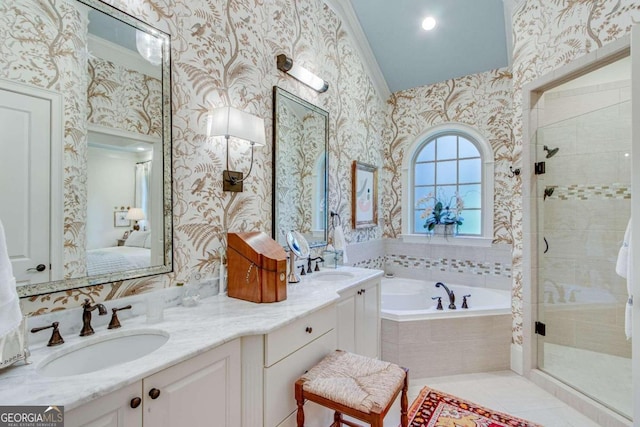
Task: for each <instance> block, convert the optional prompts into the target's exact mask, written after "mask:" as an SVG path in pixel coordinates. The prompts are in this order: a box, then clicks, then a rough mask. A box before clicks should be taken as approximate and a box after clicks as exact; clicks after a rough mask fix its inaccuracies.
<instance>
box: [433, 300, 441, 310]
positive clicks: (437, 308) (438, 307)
mask: <svg viewBox="0 0 640 427" xmlns="http://www.w3.org/2000/svg"><path fill="white" fill-rule="evenodd" d="M431 299H432V300H438V306H437V307H436V310H442V297H431Z"/></svg>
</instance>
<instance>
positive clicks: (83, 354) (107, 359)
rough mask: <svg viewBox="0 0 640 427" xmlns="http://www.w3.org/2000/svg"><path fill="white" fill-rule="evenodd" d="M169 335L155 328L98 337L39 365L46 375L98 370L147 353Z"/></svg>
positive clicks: (73, 373) (61, 352) (39, 370)
mask: <svg viewBox="0 0 640 427" xmlns="http://www.w3.org/2000/svg"><path fill="white" fill-rule="evenodd" d="M168 339H169V334H167V333H166V332H164V331H161V330H155V329H154V330H148V329H146V330H137V331H122V332H117V333H114V334H112V335H109V336H105V337H95V338H93V339H91V340H90V341H87V342H85V343H78V344H77V345H75V346H73V347H70V348H68V349H63V350H61V351H60V352H58V353H56V354H53V355H51V356H50V357H48V358H46V359H45V360H43V361H42V362H41V363H40V365H39V366H38V372H39V373H40V374H41V375H44V376H46V377H65V376H68V375H79V374H86V373H89V372H94V371H99V370H101V369H105V368H109V367H112V366H115V365H119V364H120V363H125V362H130V361H132V360H135V359H138V358H140V357H142V356H146V355H147V354H149V353H151V352H152V351H155V350H157V349H158V348H160V347H162V346H163V345H164V343H166V342H167V340H168Z"/></svg>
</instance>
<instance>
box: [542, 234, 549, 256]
mask: <svg viewBox="0 0 640 427" xmlns="http://www.w3.org/2000/svg"><path fill="white" fill-rule="evenodd" d="M542 239H543V240H544V252H543V253H545V254H546V253H547V252H549V242H547V238H546V237H543V238H542Z"/></svg>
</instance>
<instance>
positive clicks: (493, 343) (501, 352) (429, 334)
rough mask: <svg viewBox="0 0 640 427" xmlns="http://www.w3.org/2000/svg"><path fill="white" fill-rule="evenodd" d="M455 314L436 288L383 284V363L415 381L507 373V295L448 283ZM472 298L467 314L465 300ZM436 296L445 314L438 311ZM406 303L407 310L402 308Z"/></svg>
mask: <svg viewBox="0 0 640 427" xmlns="http://www.w3.org/2000/svg"><path fill="white" fill-rule="evenodd" d="M447 286H448V287H449V289H451V290H452V291H453V292H454V293H455V294H456V305H457V307H458V308H457V309H456V310H449V309H448V308H447V305H448V298H447V296H446V293H445V291H444V290H442V289H436V288H435V286H434V282H432V281H425V280H412V279H401V278H394V279H386V278H385V279H382V297H381V299H382V313H381V317H382V358H383V360H388V361H390V362H393V363H397V364H400V365H401V366H404V367H406V368H409V371H410V372H411V373H412V377H413V378H424V377H433V376H442V375H454V374H464V373H471V372H486V371H495V370H504V369H509V365H510V356H509V349H510V345H511V338H510V337H511V300H510V293H509V292H508V291H503V290H496V289H484V288H477V289H476V293H475V295H476V297H477V298H474V291H473V288H472V287H468V286H460V285H456V284H451V283H447ZM466 293H469V294H470V295H471V297H470V299H469V306H470V307H471V308H469V309H462V308H461V305H462V296H463V295H464V294H466ZM433 296H441V297H442V305H443V306H444V309H443V310H442V311H438V310H436V309H435V304H436V303H435V302H434V301H432V300H431V298H432V297H433ZM402 300H404V301H405V307H404V309H403V308H402V307H401V305H402Z"/></svg>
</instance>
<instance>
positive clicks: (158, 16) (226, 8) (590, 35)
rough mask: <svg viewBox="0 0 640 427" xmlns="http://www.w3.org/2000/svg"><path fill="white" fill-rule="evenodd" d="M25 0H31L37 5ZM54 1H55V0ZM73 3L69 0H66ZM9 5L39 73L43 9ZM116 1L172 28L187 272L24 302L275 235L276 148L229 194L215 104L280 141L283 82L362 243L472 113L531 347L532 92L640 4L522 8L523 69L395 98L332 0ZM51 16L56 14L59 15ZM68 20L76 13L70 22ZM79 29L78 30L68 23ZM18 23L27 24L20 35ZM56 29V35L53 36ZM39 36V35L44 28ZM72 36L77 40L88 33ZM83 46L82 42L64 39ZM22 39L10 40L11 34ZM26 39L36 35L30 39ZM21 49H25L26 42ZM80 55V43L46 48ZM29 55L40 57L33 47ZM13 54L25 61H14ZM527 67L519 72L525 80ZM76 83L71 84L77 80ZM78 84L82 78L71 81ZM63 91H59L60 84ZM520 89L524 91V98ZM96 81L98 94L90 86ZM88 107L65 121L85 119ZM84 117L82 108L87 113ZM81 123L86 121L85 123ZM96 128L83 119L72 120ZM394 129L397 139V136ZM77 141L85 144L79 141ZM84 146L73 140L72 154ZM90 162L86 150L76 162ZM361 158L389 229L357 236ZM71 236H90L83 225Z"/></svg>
mask: <svg viewBox="0 0 640 427" xmlns="http://www.w3.org/2000/svg"><path fill="white" fill-rule="evenodd" d="M23 1H25V0H19V2H23ZM52 1H53V0H52ZM58 1H62V0H58ZM5 3H6V2H2V3H0V58H1V59H0V61H1V62H0V63H2V64H3V66H2V67H0V70H1V71H0V73H2V74H1V75H2V76H5V75H6V76H11V75H17V76H18V77H20V76H21V75H22V78H23V79H24V80H25V81H30V80H32V79H33V78H32V77H31V76H30V75H29V70H12V69H11V66H10V65H9V66H6V64H10V63H11V62H12V61H13V62H15V57H16V54H15V53H11V52H9V50H10V49H9V47H11V48H15V46H16V43H15V42H14V40H12V39H11V38H12V37H14V36H13V35H12V34H20V35H22V34H30V32H35V31H38V28H37V27H36V26H35V25H33V24H32V23H31V24H30V23H29V16H31V15H27V16H17V15H16V13H15V12H11V9H12V6H13V5H14V4H16V2H15V1H14V2H12V3H11V5H12V6H9V5H6V4H5ZM110 3H111V4H113V5H114V6H116V7H118V8H119V9H121V10H123V11H125V12H128V13H130V14H132V15H134V16H136V17H139V18H140V19H142V20H143V21H145V22H147V23H149V24H151V25H154V26H156V27H157V28H159V29H161V30H163V31H165V32H168V33H169V34H171V37H172V39H171V41H172V47H171V51H172V52H171V54H172V98H173V129H172V134H173V135H172V136H173V179H174V184H173V210H174V269H175V271H174V273H172V274H170V275H164V276H159V277H152V278H147V279H140V280H132V281H126V282H119V283H116V284H113V285H105V286H94V287H89V288H83V289H79V290H73V291H67V292H60V293H57V294H49V295H44V296H39V297H32V298H28V299H23V300H22V303H23V311H24V312H25V313H39V312H46V311H50V310H58V309H62V308H65V307H67V306H69V307H76V306H78V305H79V303H78V300H79V299H81V298H83V297H84V295H87V296H88V297H90V298H92V299H94V300H108V299H113V298H117V297H120V296H124V295H130V294H133V293H139V292H144V291H147V290H149V289H151V288H153V287H165V286H170V285H172V284H173V283H175V282H176V281H187V280H190V278H191V277H192V276H193V275H194V273H196V272H200V273H203V274H204V275H206V276H211V275H214V274H215V272H216V271H215V270H216V267H217V265H218V263H219V260H220V255H221V253H224V249H225V245H226V240H225V235H226V232H227V230H231V231H244V230H263V231H265V232H267V233H270V224H271V193H270V191H271V180H270V176H271V167H272V163H271V144H270V142H268V144H267V146H266V147H262V148H260V149H257V150H256V164H255V165H254V169H253V172H252V176H251V177H250V178H249V179H248V180H247V182H245V191H244V192H243V193H224V192H223V191H222V183H221V174H222V170H223V169H224V168H225V155H226V146H225V144H224V140H223V139H222V138H215V139H214V138H207V135H206V112H207V110H208V109H209V108H211V107H213V106H220V105H232V106H234V107H236V108H240V109H243V110H245V111H247V112H250V113H253V114H256V115H259V116H261V117H263V118H264V119H265V124H266V127H267V129H266V134H267V140H268V141H270V135H271V130H272V129H271V88H272V86H273V85H278V86H281V87H283V88H284V89H286V90H288V91H290V92H293V93H295V94H297V95H298V96H300V97H302V98H304V99H305V100H307V101H309V102H311V103H314V104H316V105H318V106H319V107H320V108H323V109H325V110H327V111H329V114H330V135H329V137H330V158H329V206H328V208H329V209H332V210H335V211H337V212H338V213H339V214H340V216H341V218H342V224H343V226H344V227H345V234H346V238H347V240H348V241H349V242H351V243H354V242H361V241H367V240H372V239H377V238H381V237H383V229H384V236H386V237H394V236H396V235H397V234H398V233H399V232H400V229H401V224H400V215H401V209H402V207H401V206H399V201H400V200H401V194H400V193H398V192H397V191H398V190H397V189H398V188H399V185H398V179H399V177H400V165H401V163H402V157H403V155H404V149H405V148H406V147H407V146H408V145H409V144H410V143H411V138H412V137H413V136H415V135H417V134H418V133H419V132H420V131H422V130H424V129H425V128H428V127H429V126H433V125H435V124H439V123H444V122H449V121H460V122H462V123H467V124H469V125H471V126H475V127H476V128H478V130H479V131H480V132H481V133H482V134H483V135H485V137H487V138H488V139H489V140H490V142H491V144H492V146H493V148H494V151H495V156H496V159H495V160H496V169H495V170H496V201H495V207H494V208H495V212H496V220H495V222H494V239H495V241H496V242H504V243H511V244H513V273H512V274H513V291H512V292H513V303H512V304H513V312H514V320H513V342H514V343H516V344H522V240H523V239H522V205H521V197H520V195H521V194H522V192H521V180H520V178H509V177H508V175H509V172H508V169H509V166H511V165H514V167H516V166H518V165H519V163H520V162H521V151H522V147H523V141H522V105H521V104H522V97H521V88H522V86H523V85H524V84H525V83H527V82H529V81H532V80H534V79H536V78H537V77H539V76H542V75H544V74H545V73H548V72H549V71H551V70H553V69H555V68H557V67H560V66H562V65H564V64H566V63H568V62H570V61H571V60H573V59H575V58H578V57H579V56H581V55H583V54H584V53H587V52H589V51H591V50H593V49H595V48H597V47H598V46H600V45H605V44H606V43H608V42H609V41H611V40H613V39H615V38H618V37H620V36H622V35H624V34H626V33H627V32H628V31H629V28H630V26H631V24H632V22H634V21H638V20H640V16H639V15H640V11H639V10H638V7H639V6H638V5H637V2H633V1H630V0H617V1H601V0H526V1H525V2H524V4H523V6H522V7H521V8H519V9H518V10H517V11H516V12H515V14H514V19H513V23H514V28H513V38H514V56H513V66H512V73H510V72H509V70H505V69H501V70H494V71H490V72H486V73H481V74H477V75H473V76H467V77H463V78H460V79H452V80H448V81H446V82H442V83H439V84H435V85H431V86H427V87H423V88H416V89H411V90H408V91H403V92H399V93H396V94H394V95H392V97H391V99H390V100H389V105H385V100H383V99H381V98H380V95H379V94H378V93H377V92H376V91H375V89H374V86H373V85H372V84H371V82H370V80H369V78H368V77H367V74H366V72H365V70H364V66H363V64H362V62H361V61H360V59H359V57H358V55H357V54H356V53H355V51H354V49H353V46H352V43H351V38H350V36H349V34H348V33H347V32H346V30H345V29H344V28H343V26H342V23H341V22H340V20H339V19H338V18H337V17H336V15H335V14H334V13H333V12H332V11H331V10H330V9H329V8H328V7H327V6H326V5H324V4H323V3H322V2H321V1H320V0H272V1H269V2H265V1H263V0H231V1H225V0H208V1H206V0H169V1H167V2H161V1H159V0H141V1H138V2H130V1H128V0H112V1H110ZM48 16H54V15H52V14H49V15H48ZM65 22H67V21H65ZM68 22H69V25H72V24H73V25H78V24H77V23H76V22H75V21H73V22H71V21H68ZM16 25H18V26H19V27H20V26H24V27H25V30H24V31H20V32H17V33H14V32H11V31H10V29H11V28H13V27H15V26H16ZM51 31H53V30H51ZM34 34H35V33H34ZM71 34H73V35H77V34H78V32H77V31H75V32H74V31H72V32H71ZM59 40H62V41H64V42H66V43H71V44H73V42H72V40H73V38H71V39H69V38H60V39H59ZM9 41H10V42H9ZM20 43H23V42H22V41H21V42H20ZM20 43H17V44H18V45H20ZM43 47H44V48H46V49H52V50H53V51H54V52H56V51H58V52H60V54H59V57H60V58H61V59H65V60H67V59H69V57H70V56H73V55H71V54H70V53H69V52H73V49H69V50H65V49H63V48H61V47H59V46H57V45H54V46H43ZM279 53H286V54H287V55H290V56H291V57H293V58H294V60H295V61H298V62H299V63H301V64H302V65H304V66H305V67H306V68H308V69H310V70H311V71H313V72H315V73H316V74H318V75H320V76H322V78H324V79H325V80H326V81H328V82H329V91H328V92H326V93H324V94H317V93H315V92H314V91H312V90H310V89H308V88H306V87H305V86H303V85H301V84H299V83H297V82H296V81H294V80H292V79H291V78H290V77H288V76H286V75H284V74H282V73H280V72H279V71H277V69H276V68H275V56H276V55H277V54H279ZM24 54H25V55H26V54H27V53H24ZM29 56H31V58H32V60H33V61H35V62H34V63H35V64H37V67H36V68H38V69H40V68H42V69H43V70H45V71H46V73H45V75H46V76H48V78H44V77H38V80H42V81H36V82H32V83H34V84H40V85H42V86H45V87H54V88H56V89H57V90H59V91H61V92H63V93H65V95H66V96H67V99H68V100H69V101H70V103H68V104H70V105H67V107H66V108H67V109H71V110H73V108H76V109H77V108H79V106H77V105H74V104H73V100H74V99H80V96H79V95H80V94H81V93H82V92H83V91H82V90H80V91H78V92H75V93H76V96H70V93H71V92H70V91H71V90H74V91H75V90H76V89H77V88H76V85H78V81H79V79H78V78H77V76H76V78H69V79H66V80H61V79H62V76H60V75H59V73H56V71H57V69H58V62H55V63H48V62H47V63H42V64H39V63H38V62H37V61H39V60H40V59H39V58H40V57H39V55H33V54H30V53H29ZM12 58H13V59H12ZM511 74H513V78H511ZM64 82H66V85H65V83H64ZM70 82H72V83H70ZM49 85H50V86H49ZM510 85H513V88H514V93H513V98H512V99H510V95H509V93H508V92H509V90H510ZM83 89H86V88H83ZM73 113H74V111H69V113H68V114H67V115H65V118H66V119H67V122H69V121H70V120H73V117H78V116H77V115H76V116H74V114H73ZM80 117H81V116H80ZM76 121H78V119H76ZM68 129H73V130H74V132H78V133H79V134H80V135H81V136H80V137H79V138H76V139H81V138H82V136H83V132H84V131H83V130H82V127H77V126H73V125H69V126H68ZM383 132H384V137H383ZM66 141H73V138H71V135H67V138H66V139H65V142H66ZM72 147H73V145H70V149H72ZM72 154H73V155H80V156H83V155H84V153H79V152H77V151H75V150H73V149H72V152H66V153H65V156H71V155H72ZM230 156H231V167H232V169H234V170H241V171H246V170H248V166H249V160H248V157H249V156H248V152H247V151H246V149H244V148H242V146H241V145H240V144H237V143H235V142H234V141H232V142H231V144H230ZM353 160H359V161H362V162H365V163H369V164H373V165H377V166H379V167H380V168H383V167H384V169H383V170H381V175H380V178H381V179H380V182H381V183H380V188H379V191H380V194H381V203H380V207H379V218H380V220H379V221H380V224H381V225H380V226H378V227H372V228H369V229H362V230H360V229H359V230H350V227H348V224H349V223H350V216H351V176H350V175H351V171H350V168H351V163H352V161H353ZM73 231H74V232H75V233H76V235H75V236H74V238H73V239H69V244H70V245H74V244H78V243H76V242H81V243H79V244H82V240H81V239H82V233H80V231H81V230H80V229H77V230H76V229H74V230H73Z"/></svg>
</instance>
